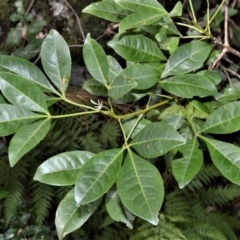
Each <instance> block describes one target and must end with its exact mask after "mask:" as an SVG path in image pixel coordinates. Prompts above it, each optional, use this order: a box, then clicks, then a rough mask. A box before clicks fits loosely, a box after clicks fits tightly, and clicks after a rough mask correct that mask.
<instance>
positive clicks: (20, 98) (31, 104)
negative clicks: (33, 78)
mask: <svg viewBox="0 0 240 240" xmlns="http://www.w3.org/2000/svg"><path fill="white" fill-rule="evenodd" d="M0 89H1V91H2V93H3V95H4V96H5V97H6V98H7V99H8V101H9V102H10V103H12V104H14V105H17V106H22V107H25V108H27V109H29V110H32V111H35V112H43V113H46V114H48V107H47V103H46V100H45V97H44V95H43V93H42V92H41V90H40V89H39V88H38V87H37V86H36V85H35V84H34V83H32V82H30V81H27V80H26V79H25V78H23V77H21V76H18V75H16V74H13V73H1V75H0Z"/></svg>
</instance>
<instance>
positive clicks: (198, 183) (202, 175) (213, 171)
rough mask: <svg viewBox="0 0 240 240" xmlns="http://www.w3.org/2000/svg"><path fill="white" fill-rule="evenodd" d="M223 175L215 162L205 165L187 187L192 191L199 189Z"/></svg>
mask: <svg viewBox="0 0 240 240" xmlns="http://www.w3.org/2000/svg"><path fill="white" fill-rule="evenodd" d="M221 176H222V175H221V173H220V172H219V170H218V169H217V168H216V167H215V166H214V165H213V164H208V165H203V167H202V169H201V170H200V171H199V173H198V174H197V175H196V176H195V177H194V179H193V180H192V181H191V182H190V183H189V184H188V185H187V186H186V187H187V188H188V189H189V190H191V191H195V190H199V189H202V188H203V187H204V186H206V185H207V186H208V185H209V184H210V182H211V181H212V180H213V179H214V178H218V177H221Z"/></svg>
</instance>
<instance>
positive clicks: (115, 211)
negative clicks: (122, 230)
mask: <svg viewBox="0 0 240 240" xmlns="http://www.w3.org/2000/svg"><path fill="white" fill-rule="evenodd" d="M106 209H107V212H108V214H109V216H110V217H111V218H112V219H114V220H115V221H118V222H123V223H125V224H126V226H127V227H128V228H130V229H133V219H134V218H130V217H129V215H131V214H130V212H128V210H127V209H125V208H124V206H123V204H122V202H121V200H120V197H119V195H118V193H117V191H116V189H113V190H110V191H108V193H107V196H106ZM132 217H133V216H132Z"/></svg>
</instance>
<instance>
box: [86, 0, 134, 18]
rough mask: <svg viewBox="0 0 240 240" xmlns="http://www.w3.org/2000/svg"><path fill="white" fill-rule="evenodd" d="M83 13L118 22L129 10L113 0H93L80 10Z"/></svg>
mask: <svg viewBox="0 0 240 240" xmlns="http://www.w3.org/2000/svg"><path fill="white" fill-rule="evenodd" d="M82 12H84V13H90V14H92V15H94V16H97V17H100V18H103V19H106V20H109V21H111V22H120V21H121V20H122V19H123V18H125V17H126V16H128V14H129V11H128V10H126V9H124V8H123V7H121V6H119V5H118V4H116V3H115V2H114V1H105V2H95V3H92V4H90V5H88V6H87V7H86V8H84V9H83V10H82Z"/></svg>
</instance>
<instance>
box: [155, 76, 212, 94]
mask: <svg viewBox="0 0 240 240" xmlns="http://www.w3.org/2000/svg"><path fill="white" fill-rule="evenodd" d="M159 85H160V86H161V88H163V89H164V90H166V91H167V92H169V93H172V94H174V95H176V96H179V97H183V98H192V97H194V96H198V97H206V96H213V95H214V94H217V89H216V87H215V85H214V84H213V83H212V81H211V80H209V78H207V77H204V76H200V75H196V74H186V75H182V76H174V77H170V78H168V79H166V80H163V81H161V82H159Z"/></svg>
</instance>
